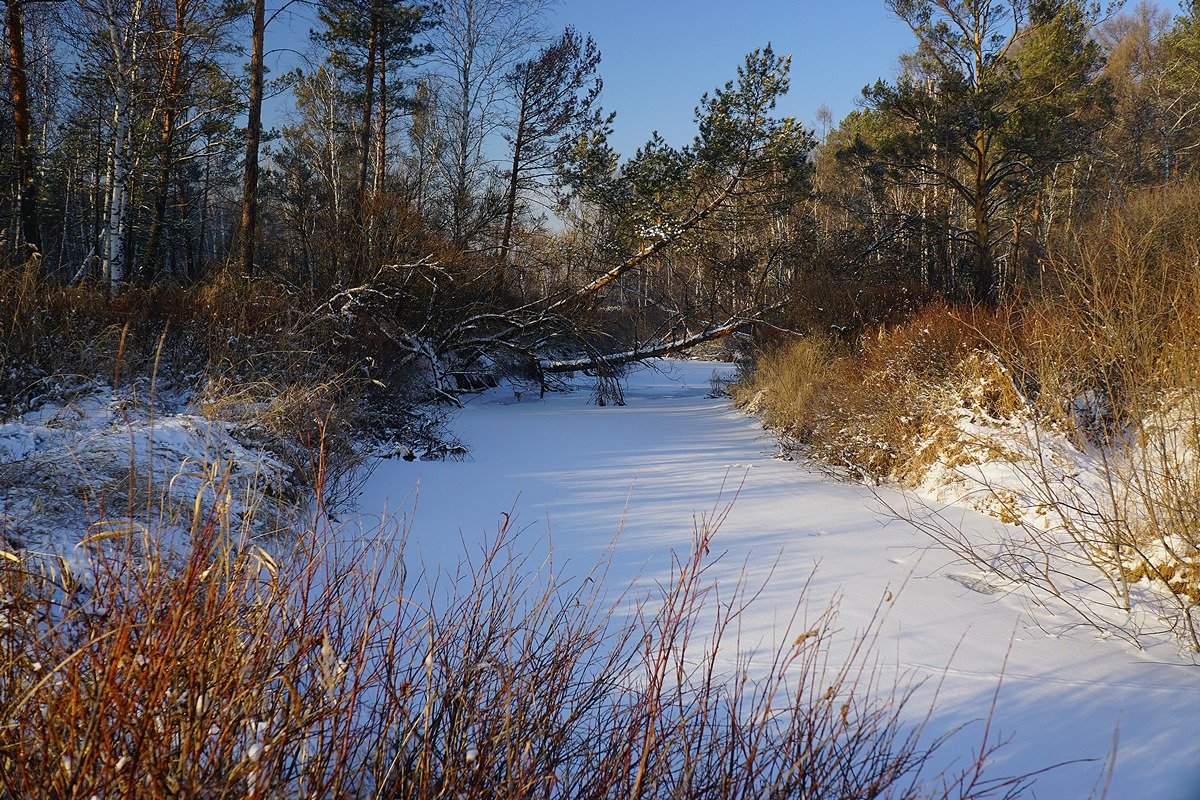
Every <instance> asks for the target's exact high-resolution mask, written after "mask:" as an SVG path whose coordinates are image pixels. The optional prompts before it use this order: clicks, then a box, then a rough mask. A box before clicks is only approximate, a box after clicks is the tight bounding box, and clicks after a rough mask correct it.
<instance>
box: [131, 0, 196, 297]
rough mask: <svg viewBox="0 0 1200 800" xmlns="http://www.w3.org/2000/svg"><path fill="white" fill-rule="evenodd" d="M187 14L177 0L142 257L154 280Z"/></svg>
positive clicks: (144, 272) (147, 275)
mask: <svg viewBox="0 0 1200 800" xmlns="http://www.w3.org/2000/svg"><path fill="white" fill-rule="evenodd" d="M186 18H187V0H175V21H174V25H173V27H172V31H171V47H170V50H169V54H168V56H167V69H166V82H165V83H166V85H165V86H164V87H163V117H162V125H161V126H160V127H159V133H158V144H159V148H160V150H159V156H158V175H157V176H156V179H155V186H154V204H153V206H152V208H151V217H150V232H149V233H148V234H147V236H146V254H145V256H144V257H143V259H142V264H143V266H142V269H141V273H142V275H141V277H142V279H143V280H144V281H146V282H147V283H149V282H152V281H153V280H154V278H155V274H156V272H157V271H158V270H157V265H158V257H159V254H158V250H159V240H160V239H161V238H162V229H163V226H164V225H165V224H166V213H167V193H168V190H169V188H170V185H171V171H172V167H173V166H174V160H175V159H174V155H175V154H174V152H173V150H174V145H175V125H176V121H177V118H178V110H177V101H178V98H179V82H180V79H181V76H182V72H183V43H184V29H183V26H184V20H185V19H186Z"/></svg>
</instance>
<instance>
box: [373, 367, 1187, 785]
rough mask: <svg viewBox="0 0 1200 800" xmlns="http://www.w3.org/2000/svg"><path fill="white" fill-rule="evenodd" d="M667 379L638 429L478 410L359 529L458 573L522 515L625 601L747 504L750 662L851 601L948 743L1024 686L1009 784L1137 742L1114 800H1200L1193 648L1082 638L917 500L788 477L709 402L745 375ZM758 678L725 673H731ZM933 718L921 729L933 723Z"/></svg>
mask: <svg viewBox="0 0 1200 800" xmlns="http://www.w3.org/2000/svg"><path fill="white" fill-rule="evenodd" d="M657 366H658V367H659V368H660V369H658V370H653V369H642V370H640V371H637V372H635V373H633V374H632V375H631V376H630V378H629V383H628V386H627V388H626V392H625V398H626V402H627V405H626V406H624V407H615V408H614V407H608V408H597V407H596V406H593V405H589V403H588V398H589V395H590V393H589V392H587V391H586V390H581V391H578V392H576V393H573V394H565V395H550V396H548V397H547V398H546V399H545V400H543V401H538V400H536V399H531V397H530V395H529V394H523V395H522V396H521V397H520V398H518V397H517V396H516V394H515V393H514V392H513V391H512V390H511V389H508V390H505V389H503V388H501V389H497V390H493V391H491V392H489V393H487V394H485V395H483V396H481V397H479V398H476V399H475V400H473V401H472V402H471V403H469V404H468V405H467V407H466V408H465V409H464V410H463V411H462V412H461V413H460V414H459V415H458V417H457V418H456V420H455V422H454V430H455V433H456V435H458V436H459V437H460V438H461V439H462V440H463V441H464V442H465V443H466V444H467V445H468V446H469V447H470V448H471V455H470V457H469V458H468V459H467V460H465V461H462V462H415V463H408V462H404V461H400V460H394V461H386V462H383V463H382V464H381V465H380V466H379V467H378V468H377V469H376V470H375V472H374V473H373V475H372V476H371V478H370V479H369V480H368V481H367V482H366V484H365V485H364V487H363V494H362V496H361V498H360V504H361V509H362V513H363V515H364V519H365V522H360V523H357V524H365V525H368V526H370V525H371V524H372V520H373V519H378V518H388V517H391V516H393V515H395V514H396V513H397V512H399V513H401V514H404V515H406V516H410V518H411V520H410V521H411V530H410V532H409V533H408V540H409V541H408V550H407V551H406V552H407V558H408V559H409V560H410V561H412V562H414V563H415V562H417V561H420V562H423V563H424V565H425V567H426V568H427V569H429V570H437V569H439V568H445V569H447V570H450V569H452V568H453V566H454V564H455V563H456V562H457V561H458V559H459V557H460V555H461V554H462V552H463V550H464V548H466V550H467V551H468V552H477V551H478V549H479V547H480V546H481V544H482V542H483V541H484V540H485V539H486V538H487V537H489V536H494V535H495V531H496V529H497V527H498V525H499V524H500V521H501V519H502V514H504V513H512V514H513V515H514V516H515V517H516V519H517V521H518V523H519V524H520V525H521V526H523V527H524V528H525V530H524V532H523V533H522V534H521V539H520V542H521V543H522V544H523V546H525V547H527V548H529V550H530V552H532V553H534V555H535V556H537V555H541V554H543V553H551V552H552V554H553V558H554V561H555V564H556V566H562V565H563V564H567V565H569V566H570V567H572V568H575V569H577V574H579V575H581V576H582V575H584V574H586V573H588V572H589V570H590V568H591V566H592V565H593V564H594V563H595V562H596V561H597V560H598V559H602V558H604V557H605V555H606V554H607V553H609V551H610V548H614V550H613V553H614V562H613V565H612V567H611V568H610V569H609V571H608V572H607V573H606V577H605V580H606V581H607V582H608V584H609V585H610V586H611V587H612V588H613V589H614V590H620V589H623V588H624V587H625V586H626V585H628V584H629V583H631V582H635V581H641V582H643V583H646V582H650V581H653V580H655V579H657V578H662V577H664V576H665V575H666V574H667V571H668V569H669V565H670V558H669V555H670V552H671V550H672V549H675V550H677V551H684V550H686V549H687V547H688V546H689V544H690V541H691V526H692V520H693V516H694V515H695V514H703V513H712V512H714V511H715V510H720V509H721V508H723V507H724V506H725V505H726V504H727V503H729V502H730V501H733V507H732V510H731V511H730V513H729V515H728V518H727V519H726V521H725V523H724V525H723V526H722V528H721V530H720V532H719V533H718V535H717V538H716V540H715V542H714V551H721V552H723V556H722V557H721V559H720V560H719V561H718V563H717V564H716V566H715V567H714V568H713V571H712V573H711V574H712V575H714V576H715V577H716V579H717V580H719V581H721V582H722V584H723V585H726V586H729V585H732V584H733V583H734V582H735V581H737V580H738V579H739V578H740V577H743V576H744V577H746V578H747V579H748V580H749V583H750V585H751V586H755V585H757V584H758V583H763V582H765V584H764V588H763V591H762V593H761V594H760V595H759V597H758V598H757V600H756V601H755V603H754V605H753V606H751V609H750V610H749V612H747V614H746V615H745V616H744V617H743V618H742V625H741V628H740V637H741V638H740V644H739V645H738V647H739V648H740V654H744V653H746V652H749V651H752V650H754V649H756V648H758V647H759V646H760V645H763V644H770V643H772V642H776V641H779V640H780V639H781V638H782V637H783V636H785V635H786V631H785V630H784V627H783V626H784V625H785V623H786V621H787V620H788V618H789V617H790V615H791V612H792V610H793V608H794V606H795V604H796V602H797V599H798V598H799V597H801V594H802V591H803V588H804V586H805V584H806V582H807V583H808V586H809V594H810V596H811V606H812V607H814V608H818V609H819V608H820V607H821V606H822V605H823V604H824V603H825V602H827V601H829V600H831V599H834V598H840V616H839V622H840V626H841V627H842V628H843V629H845V630H847V631H853V630H858V629H863V628H865V627H866V626H868V625H869V623H870V620H871V619H872V617H873V616H874V614H875V611H876V609H877V608H879V607H880V606H881V605H882V607H883V608H884V610H885V612H886V618H885V619H884V621H883V623H882V630H881V632H880V636H879V639H878V644H877V649H878V653H879V654H880V657H881V659H882V661H883V662H884V663H888V664H893V665H894V667H895V668H896V669H898V670H899V672H900V673H901V674H903V675H906V676H908V677H909V678H912V679H915V680H922V679H926V682H925V684H924V685H923V688H922V690H921V691H920V692H919V693H918V699H920V700H923V701H926V702H928V701H930V700H932V699H933V695H934V692H935V689H936V693H937V698H936V699H937V710H936V712H935V714H934V716H933V718H932V721H931V723H930V728H929V730H931V731H932V732H934V733H942V732H946V731H949V730H950V729H952V728H953V727H955V726H957V725H960V724H963V723H967V722H971V721H972V720H975V721H978V720H980V719H982V718H984V717H986V716H987V715H988V710H989V707H990V705H991V703H992V698H993V695H994V694H995V692H996V688H997V682H998V679H999V676H1000V674H1001V673H1002V672H1003V675H1004V678H1003V684H1002V686H1001V688H1000V692H999V699H998V705H997V708H996V712H995V717H994V721H993V735H995V734H996V732H999V735H1000V737H1001V738H1009V737H1011V741H1010V743H1009V744H1008V745H1007V746H1006V747H1005V748H1004V749H1003V750H1002V751H1001V753H1000V754H999V756H998V768H999V770H1000V771H1001V772H1021V771H1026V770H1034V769H1040V768H1042V767H1046V766H1049V765H1051V764H1054V763H1058V762H1063V761H1070V760H1074V759H1101V761H1102V760H1103V759H1104V757H1105V756H1106V755H1107V753H1108V752H1109V750H1110V748H1111V746H1112V742H1113V738H1114V735H1117V734H1119V747H1118V755H1117V761H1116V766H1115V772H1114V775H1113V778H1112V783H1111V786H1110V787H1109V791H1108V795H1107V796H1108V797H1110V798H1116V799H1117V800H1122V799H1123V798H1145V799H1146V800H1198V798H1200V735H1197V733H1196V729H1195V721H1196V720H1198V719H1200V680H1198V678H1200V673H1198V672H1197V669H1198V668H1197V667H1195V666H1192V665H1191V664H1190V663H1188V661H1187V660H1186V659H1184V658H1182V657H1181V656H1180V654H1179V653H1178V651H1177V649H1176V646H1175V644H1174V643H1173V642H1172V641H1171V640H1169V639H1165V638H1164V639H1163V640H1161V641H1158V642H1152V643H1151V646H1149V647H1147V649H1145V650H1140V651H1139V650H1137V649H1135V648H1134V647H1133V646H1131V645H1129V644H1128V643H1126V642H1123V641H1120V640H1117V639H1115V638H1105V637H1102V636H1100V635H1098V634H1097V633H1096V632H1095V630H1094V629H1091V628H1087V627H1080V626H1076V625H1074V622H1075V618H1074V617H1072V616H1071V615H1070V614H1069V613H1067V612H1066V610H1065V609H1062V608H1056V607H1053V606H1051V607H1046V606H1044V605H1039V604H1036V603H1034V602H1033V598H1032V596H1031V595H1029V594H1027V593H1026V592H1025V591H1024V590H1023V589H1021V588H1019V587H1013V586H1004V585H997V584H996V583H995V582H994V580H993V579H990V578H988V577H987V576H985V575H983V574H982V573H976V572H973V571H972V570H970V569H969V568H966V567H964V566H963V565H962V564H956V563H955V562H954V558H953V556H952V555H950V554H949V553H947V552H945V551H942V550H939V549H937V548H936V547H934V546H932V545H931V543H930V540H929V539H928V538H926V537H925V536H924V535H923V534H922V533H920V532H919V531H917V530H916V529H915V528H913V527H912V526H910V525H909V524H908V523H905V522H902V521H900V520H898V519H897V518H895V517H894V516H893V515H892V514H891V513H890V512H889V508H897V509H903V508H906V507H908V506H909V505H910V504H912V503H913V502H915V499H914V497H913V496H912V495H907V494H901V493H899V492H898V491H893V490H889V489H871V488H868V487H864V486H858V485H849V484H844V483H839V482H837V481H835V480H833V479H832V478H830V477H828V476H827V475H825V474H822V473H821V472H819V471H817V470H815V469H812V468H808V467H805V466H801V465H798V464H796V463H793V462H788V461H782V460H779V459H777V458H774V455H775V454H776V452H777V450H778V447H777V444H776V442H775V440H774V437H773V436H772V435H771V434H770V433H769V432H765V431H763V430H762V428H761V426H760V425H759V424H758V423H757V422H756V421H755V420H753V419H752V418H749V417H747V416H745V415H743V414H741V413H740V412H737V411H734V410H733V409H731V407H730V406H729V404H728V401H726V400H722V399H712V398H709V397H706V394H708V393H709V392H710V390H711V376H712V373H713V370H714V368H715V369H729V367H728V365H721V364H714V363H712V362H658V364H657ZM941 512H942V514H943V515H944V516H946V517H948V518H951V519H952V520H953V521H954V522H955V523H956V524H958V525H960V526H961V527H962V528H963V530H964V531H965V532H966V534H967V535H968V536H971V537H979V539H980V540H981V541H983V540H986V539H987V538H988V537H989V535H991V534H992V533H993V532H994V531H995V526H997V525H999V524H1000V523H999V522H997V521H996V520H994V519H992V518H989V517H986V516H984V515H983V514H980V513H978V512H977V511H975V510H972V509H970V508H965V507H957V506H953V507H947V508H942V509H941ZM409 568H410V569H411V568H412V565H409ZM814 569H815V573H814ZM568 571H569V570H568ZM810 575H811V576H812V577H811V579H810ZM887 598H892V599H891V600H890V601H889V600H888V599H887ZM738 656H739V653H733V652H731V653H728V654H725V657H726V658H727V659H728V663H729V664H733V663H734V662H735V659H737V658H738ZM939 685H940V688H937V687H939ZM922 710H923V709H922V707H921V704H920V703H919V702H918V703H916V704H914V705H913V706H911V707H910V712H911V713H912V714H913V715H914V719H913V722H914V723H917V722H920V719H919V716H920V714H921V712H922ZM981 730H982V729H981V724H979V723H978V722H977V723H976V724H975V725H974V726H972V727H971V728H968V730H967V731H966V732H965V735H963V736H960V737H958V738H955V739H954V740H953V744H952V745H951V747H952V748H957V753H955V755H957V756H959V757H960V758H961V759H964V760H965V759H969V758H970V757H971V753H970V752H969V751H970V750H971V748H972V747H975V746H977V745H978V742H979V736H980V735H981ZM1101 770H1102V765H1101V763H1100V762H1088V763H1076V764H1071V765H1067V766H1064V767H1062V768H1060V769H1057V770H1053V771H1051V772H1049V773H1047V774H1045V775H1042V776H1040V777H1039V778H1038V780H1037V783H1036V784H1035V787H1034V791H1035V794H1036V796H1038V797H1043V798H1077V797H1078V798H1083V797H1087V796H1088V794H1089V792H1090V791H1091V790H1092V788H1093V786H1094V785H1096V784H1097V782H1098V781H1099V780H1101V778H1102V775H1101Z"/></svg>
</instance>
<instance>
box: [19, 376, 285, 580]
mask: <svg viewBox="0 0 1200 800" xmlns="http://www.w3.org/2000/svg"><path fill="white" fill-rule="evenodd" d="M261 439H263V436H262V435H261V433H260V432H258V431H256V430H254V429H252V427H250V426H247V425H244V424H240V423H234V422H229V421H225V420H220V419H210V418H208V417H205V416H203V415H202V414H198V413H195V411H194V410H193V409H192V408H190V405H189V404H188V403H187V402H185V401H184V400H183V399H180V398H174V397H159V398H155V400H154V401H153V402H150V401H149V400H148V399H144V398H142V397H139V396H138V395H137V394H136V393H134V392H132V391H114V390H113V389H112V388H111V387H109V386H103V385H96V386H91V387H86V388H84V389H83V390H81V391H80V392H79V393H78V394H77V396H76V397H75V398H74V399H73V400H71V401H70V402H65V403H59V404H51V405H47V406H44V407H42V408H39V409H37V410H35V411H31V412H29V413H27V414H24V415H21V416H19V417H17V418H15V419H11V420H8V421H7V422H3V423H0V549H3V548H4V547H5V546H8V547H13V548H22V549H25V550H26V551H27V552H40V553H53V554H56V555H58V556H60V557H63V558H66V559H67V560H68V561H70V562H72V565H73V566H77V567H86V561H87V559H86V558H84V554H83V552H82V551H81V549H80V548H79V544H80V538H81V532H87V533H88V534H100V538H103V537H104V536H109V535H113V534H116V533H119V532H122V531H124V532H129V533H133V532H135V531H139V530H145V529H147V526H149V525H152V526H153V527H154V528H155V529H156V530H158V531H159V533H161V534H163V535H164V537H166V535H167V533H168V530H167V529H171V528H179V529H181V530H182V529H186V528H187V527H188V523H189V520H190V514H191V510H192V508H193V506H194V504H195V503H196V502H197V498H200V503H201V507H202V509H204V510H205V511H206V512H207V510H208V509H210V508H212V507H213V506H214V504H217V505H222V506H226V507H227V508H228V513H230V514H232V515H233V516H234V518H238V516H239V515H241V514H242V513H243V512H246V511H247V507H246V503H245V502H244V501H245V499H246V498H247V497H249V496H254V495H255V494H257V493H264V492H265V493H267V494H268V495H269V497H281V496H283V495H284V494H285V493H286V492H287V491H288V490H289V489H291V488H292V487H291V483H292V482H293V481H292V475H291V469H290V468H289V467H288V466H287V465H286V464H285V463H283V462H282V461H281V460H280V459H279V458H278V457H277V456H276V455H274V454H272V453H271V452H270V451H269V450H268V449H267V448H266V447H263V446H261V444H260V443H259V441H258V440H261ZM130 492H134V493H135V496H137V495H140V496H145V495H146V494H150V495H152V496H153V497H154V499H155V502H154V503H153V504H152V508H153V509H154V511H153V514H154V515H156V516H155V518H154V519H149V518H148V516H149V515H150V513H151V512H146V513H147V515H148V516H147V517H144V518H141V519H140V520H130V519H128V517H127V514H128V508H129V500H128V497H129V493H130ZM264 502H268V500H263V501H259V504H260V505H261V504H263V503H264ZM262 516H266V515H265V514H264V515H262ZM143 523H145V524H143Z"/></svg>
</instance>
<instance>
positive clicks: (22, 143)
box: [4, 0, 42, 254]
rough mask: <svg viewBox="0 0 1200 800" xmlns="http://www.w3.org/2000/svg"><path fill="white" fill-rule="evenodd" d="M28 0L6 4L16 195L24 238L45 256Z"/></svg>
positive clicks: (32, 250)
mask: <svg viewBox="0 0 1200 800" xmlns="http://www.w3.org/2000/svg"><path fill="white" fill-rule="evenodd" d="M24 5H25V4H24V0H8V1H7V2H6V3H5V13H4V23H5V28H6V29H7V33H8V70H9V81H10V86H11V89H12V95H11V99H12V108H13V132H14V134H15V137H16V141H15V142H14V145H15V146H14V150H15V155H16V161H17V164H16V167H17V175H16V195H17V203H18V206H19V208H20V213H21V235H22V237H23V238H24V239H25V244H26V245H27V246H28V247H29V248H30V251H31V252H30V254H32V252H38V253H40V252H41V249H42V244H41V237H40V235H39V233H38V207H37V192H38V187H37V169H36V167H35V165H34V160H33V147H32V145H31V143H30V141H29V128H30V116H29V78H28V74H27V73H26V71H25V21H24Z"/></svg>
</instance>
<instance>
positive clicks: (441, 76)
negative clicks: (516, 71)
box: [432, 0, 552, 248]
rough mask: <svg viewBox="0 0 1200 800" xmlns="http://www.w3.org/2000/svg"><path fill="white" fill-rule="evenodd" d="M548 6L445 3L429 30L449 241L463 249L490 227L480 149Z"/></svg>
mask: <svg viewBox="0 0 1200 800" xmlns="http://www.w3.org/2000/svg"><path fill="white" fill-rule="evenodd" d="M551 2H552V0H449V1H448V2H445V3H443V4H442V5H441V15H440V17H439V18H438V25H437V27H436V28H435V29H434V31H433V35H432V38H433V42H432V43H433V47H434V52H433V56H432V61H433V64H434V66H435V69H436V73H437V89H438V94H439V102H438V104H437V107H438V108H439V110H440V111H441V121H440V122H441V127H442V135H443V136H444V139H445V148H444V155H443V158H442V159H441V165H440V167H441V171H442V173H443V175H442V177H443V180H444V182H445V185H446V194H447V198H446V202H447V205H448V216H449V231H448V234H449V237H450V239H451V240H452V241H453V243H454V244H455V245H456V246H458V247H460V248H461V247H466V246H467V245H468V244H469V243H470V242H471V240H472V239H474V238H475V236H477V235H478V233H479V232H480V231H481V230H482V229H483V228H484V227H485V226H486V225H487V224H488V223H489V222H490V221H491V219H492V213H493V210H491V209H485V208H481V204H480V202H479V201H480V196H481V195H482V194H483V191H482V189H483V185H484V183H485V181H486V180H487V178H488V176H489V170H488V169H487V167H488V157H487V155H486V153H485V148H484V143H485V142H486V141H487V140H488V139H489V138H490V137H492V136H493V135H495V134H496V133H497V131H498V130H499V127H500V125H501V124H502V121H503V114H501V113H499V112H500V106H501V104H502V103H503V101H504V76H505V75H506V74H507V73H508V72H509V71H510V70H512V68H513V67H514V66H515V65H516V64H517V63H518V62H519V61H520V60H521V59H522V58H524V57H525V55H526V54H527V53H528V51H529V50H530V49H531V48H532V47H534V46H536V45H537V44H538V42H540V41H541V40H542V39H543V38H544V36H545V32H544V28H543V26H542V16H543V14H544V13H545V11H546V9H547V8H548V7H549V6H550V5H551Z"/></svg>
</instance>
